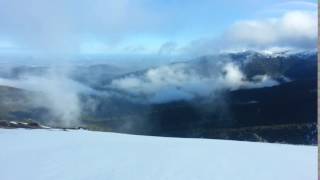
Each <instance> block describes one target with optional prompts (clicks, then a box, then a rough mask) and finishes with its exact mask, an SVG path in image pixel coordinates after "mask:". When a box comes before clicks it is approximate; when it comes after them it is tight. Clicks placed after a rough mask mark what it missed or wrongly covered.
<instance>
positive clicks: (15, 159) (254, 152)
mask: <svg viewBox="0 0 320 180" xmlns="http://www.w3.org/2000/svg"><path fill="white" fill-rule="evenodd" d="M0 135H1V136H0V142H1V153H0V169H1V173H0V179H1V180H22V179H23V180H25V179H32V180H43V179H46V180H57V179H59V180H71V179H76V180H82V179H83V180H88V179H93V180H100V179H101V180H106V179H107V180H164V179H169V180H216V179H217V180H218V179H219V180H220V179H225V180H232V179H237V180H287V179H288V180H304V179H305V180H307V179H308V180H316V179H317V147H315V146H294V145H283V144H268V143H252V142H237V141H225V140H208V139H182V138H164V137H148V136H135V135H123V134H115V133H103V132H90V131H84V130H71V131H62V130H44V129H42V130H25V129H0Z"/></svg>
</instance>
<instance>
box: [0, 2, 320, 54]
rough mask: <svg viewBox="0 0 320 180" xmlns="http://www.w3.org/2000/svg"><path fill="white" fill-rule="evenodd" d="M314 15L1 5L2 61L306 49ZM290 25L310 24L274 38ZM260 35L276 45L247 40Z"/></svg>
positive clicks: (233, 8)
mask: <svg viewBox="0 0 320 180" xmlns="http://www.w3.org/2000/svg"><path fill="white" fill-rule="evenodd" d="M292 12H294V13H292ZM290 13H291V14H290ZM316 13H317V1H315V0H241V1H235V0H224V1H213V0H197V1H195V0H183V1H182V0H152V1H151V0H90V1H89V0H81V1H80V0H69V1H64V0H56V1H50V0H28V1H27V0H1V1H0V26H1V29H0V53H8V52H11V53H29V54H30V53H31V54H32V53H34V54H39V53H40V54H72V55H74V54H76V55H77V54H157V53H159V52H160V51H161V53H167V54H179V53H180V54H181V53H188V52H191V51H197V52H196V53H199V54H201V53H210V52H208V50H203V49H210V50H211V49H215V50H216V49H217V44H219V43H220V44H221V42H223V41H225V39H230V38H229V37H234V39H236V40H237V39H239V41H233V40H232V41H231V40H228V43H226V42H224V43H223V44H224V45H222V46H223V47H219V48H220V49H221V48H225V49H228V48H229V49H232V48H234V47H231V46H230V47H229V45H230V44H236V48H239V47H240V48H241V47H242V46H243V47H244V48H255V47H258V48H272V47H273V46H277V47H281V46H284V47H291V44H292V46H293V47H299V48H301V47H302V46H306V47H307V48H310V47H312V46H313V45H310V44H312V42H313V41H314V34H312V33H314V30H316V27H314V23H315V22H316V18H315V15H316ZM288 18H291V19H289V20H288ZM295 19H297V21H296V22H299V19H300V21H301V22H309V21H310V23H308V24H305V26H304V27H303V28H304V29H301V30H299V29H297V30H295V31H294V32H292V35H291V36H290V37H287V36H284V35H283V34H281V32H282V31H283V28H282V29H281V28H280V29H279V30H277V31H276V32H275V31H273V30H272V29H275V28H277V27H278V26H282V25H283V26H286V25H287V24H293V25H292V26H294V27H298V26H295V24H294V23H295ZM248 21H250V23H247V22H248ZM273 21H276V22H273ZM244 22H245V23H244ZM252 24H254V25H252ZM259 28H261V29H268V28H270V29H271V30H270V31H268V32H267V33H270V34H272V35H274V36H272V37H273V38H275V39H274V40H273V41H270V42H269V41H266V40H263V41H261V35H260V34H257V33H256V37H257V38H256V39H250V38H248V37H247V36H248V35H247V34H246V33H249V35H250V31H251V29H252V30H253V33H254V31H255V30H256V31H259V30H260V29H259ZM286 28H287V29H291V28H290V27H289V28H288V27H286ZM235 29H236V31H235ZM237 29H240V30H241V31H248V32H245V33H243V32H242V33H241V34H240V35H239V32H237ZM304 31H308V32H307V33H309V34H303V33H302V32H304ZM311 31H312V32H311ZM294 33H296V34H297V35H296V34H294ZM299 33H300V34H299ZM298 36H299V37H298ZM246 41H248V42H246ZM239 42H241V43H239ZM242 42H245V43H242ZM260 42H262V44H261V45H260V44H258V43H260ZM282 42H285V43H282ZM225 44H229V45H228V46H227V45H225ZM300 44H301V46H300ZM190 49H191V50H190ZM195 49H201V50H195Z"/></svg>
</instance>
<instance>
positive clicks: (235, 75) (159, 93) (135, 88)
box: [109, 63, 278, 103]
mask: <svg viewBox="0 0 320 180" xmlns="http://www.w3.org/2000/svg"><path fill="white" fill-rule="evenodd" d="M212 71H213V72H214V71H216V72H215V73H212V74H210V75H209V76H207V75H203V74H201V73H200V72H197V71H195V70H193V69H190V68H188V67H187V65H185V64H175V65H171V66H161V67H158V68H153V69H150V70H148V71H146V72H145V73H143V74H142V75H134V74H132V75H129V76H126V77H123V78H120V79H115V80H113V81H112V82H111V84H110V85H109V87H111V88H113V89H116V90H120V91H123V92H125V93H128V94H130V95H133V96H138V97H143V98H147V100H148V101H150V102H153V103H161V102H168V101H174V100H191V99H193V98H196V97H206V96H214V95H215V93H217V92H219V91H221V90H237V89H241V88H258V87H268V86H274V85H278V82H277V81H275V80H273V79H271V78H270V77H269V76H267V75H261V76H256V77H254V78H253V79H254V80H251V81H250V80H248V78H247V77H246V75H245V74H244V73H243V72H242V71H241V70H240V68H239V67H238V66H237V65H236V64H234V63H226V64H223V65H221V67H220V68H216V69H212Z"/></svg>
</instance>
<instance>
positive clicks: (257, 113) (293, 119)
mask: <svg viewBox="0 0 320 180" xmlns="http://www.w3.org/2000/svg"><path fill="white" fill-rule="evenodd" d="M227 63H231V64H234V65H235V67H237V68H239V70H237V69H235V70H237V71H235V72H233V71H232V72H228V71H227V70H225V66H224V65H225V64H227ZM163 67H164V66H160V67H153V68H149V69H145V70H140V71H135V72H129V71H127V70H125V69H121V68H119V67H115V66H111V65H106V64H103V65H100V64H97V65H90V66H74V67H72V70H71V71H69V73H68V78H70V79H71V80H73V81H75V82H78V83H81V84H83V85H85V86H87V87H90V88H91V89H92V90H93V91H92V92H79V93H78V94H77V95H78V96H79V102H80V107H81V114H80V117H79V118H80V119H79V120H78V122H79V124H75V125H74V126H82V127H86V128H89V129H95V130H103V131H113V132H125V133H132V134H145V135H156V136H176V137H204V138H221V139H235V140H251V141H266V142H284V143H294V144H315V143H316V131H317V129H316V122H317V117H316V114H317V52H300V53H290V52H284V53H277V54H265V53H259V52H254V51H247V52H241V53H224V54H218V55H210V56H202V57H199V58H195V59H192V60H190V61H184V62H176V63H172V64H168V65H165V67H166V69H161V68H163ZM50 68H51V67H45V66H38V67H35V66H33V67H30V66H15V67H10V68H7V67H1V68H0V78H3V79H9V80H10V79H11V80H12V79H19V78H22V77H24V76H42V75H43V74H44V73H45V72H47V71H48V69H50ZM238 71H239V72H238ZM240 72H241V73H242V74H243V77H242V74H240V75H241V78H239V79H237V77H235V79H236V80H237V81H240V82H241V83H242V84H241V83H240V85H239V86H237V88H229V87H228V86H226V87H227V88H219V87H218V88H213V90H212V92H209V93H207V94H206V91H205V90H206V89H205V87H210V88H211V87H212V86H225V85H224V84H223V83H222V84H212V85H211V84H210V83H212V82H217V81H220V80H221V78H226V76H228V75H226V74H228V73H231V74H230V77H233V74H232V73H235V74H236V75H237V76H239V73H240ZM152 73H159V74H161V76H160V77H158V76H156V78H157V79H155V80H154V79H151V80H150V76H151V75H150V74H152ZM166 73H167V74H166ZM170 73H171V75H172V76H173V78H168V76H169V75H170ZM152 75H154V74H152ZM156 75H158V74H156ZM180 75H181V77H179V76H180ZM260 76H265V77H268V78H269V80H270V82H271V80H272V82H276V84H271V85H270V84H269V85H266V86H262V85H261V86H249V85H250V84H249V83H251V84H254V83H256V82H257V81H260V80H257V77H260ZM194 77H197V78H194ZM213 77H214V78H213ZM126 78H129V79H126ZM152 78H153V77H152ZM166 78H167V79H166ZM123 80H128V81H125V82H126V83H132V84H133V85H132V86H128V87H127V85H128V84H125V85H126V86H125V87H124V86H119V84H120V83H119V82H121V83H123ZM232 80H233V79H232ZM191 81H192V83H190V82H191ZM193 81H194V82H193ZM115 82H117V83H118V84H116V83H115ZM155 82H157V83H158V84H155ZM181 82H183V83H181ZM196 82H199V84H197V83H196ZM138 83H140V84H142V85H143V87H142V88H144V89H147V90H148V91H147V90H143V92H142V91H139V90H135V89H134V88H136V86H138V85H139V84H138ZM164 83H169V85H168V84H164ZM174 83H176V84H174ZM137 84H138V85H137ZM159 84H160V85H159ZM115 85H118V86H115ZM121 85H122V84H121ZM135 85H136V86H135ZM191 85H192V86H191ZM153 86H156V87H153ZM202 86H203V87H204V88H203V89H204V90H203V89H201V88H199V87H202ZM120 87H121V88H120ZM151 87H152V88H151ZM126 88H127V89H126ZM148 88H149V89H148ZM195 88H198V89H196V90H194V89H195ZM163 89H165V90H163ZM167 89H170V91H168V90H167ZM172 89H174V91H172ZM184 89H186V90H184ZM158 91H161V93H162V94H161V93H160V95H159V92H158ZM163 92H165V93H163ZM176 92H178V93H179V94H169V95H171V96H173V97H175V96H177V95H180V94H181V93H185V92H187V93H189V94H187V95H190V94H192V96H187V95H185V96H181V98H180V99H179V98H173V99H172V100H170V98H167V99H166V100H165V101H153V100H154V99H155V98H159V97H160V96H161V95H162V96H161V97H162V98H163V94H165V95H167V96H169V95H168V93H176ZM199 94H200V95H199ZM183 95H184V94H183ZM39 96H40V97H41V96H44V94H42V93H41V92H34V91H29V90H25V89H21V88H15V87H9V86H8V85H4V84H3V85H2V86H0V119H1V120H15V121H34V122H38V123H41V124H44V125H50V126H60V127H61V124H59V123H55V119H56V118H59V117H56V116H54V115H53V114H52V113H51V112H50V111H51V110H50V108H48V106H41V102H40V103H39V102H37V103H34V100H35V99H37V98H39ZM150 99H151V100H150Z"/></svg>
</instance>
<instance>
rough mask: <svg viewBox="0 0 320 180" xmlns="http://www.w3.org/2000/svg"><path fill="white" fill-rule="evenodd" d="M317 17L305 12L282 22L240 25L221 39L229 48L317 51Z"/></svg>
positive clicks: (255, 22) (289, 16) (288, 13)
mask: <svg viewBox="0 0 320 180" xmlns="http://www.w3.org/2000/svg"><path fill="white" fill-rule="evenodd" d="M317 31H318V26H317V16H316V14H313V13H310V12H303V11H291V12H287V13H285V14H284V15H283V16H282V17H280V18H270V19H264V20H252V21H241V22H237V23H236V24H234V25H233V26H232V28H230V29H229V30H228V31H227V32H226V33H225V35H224V36H223V37H222V39H225V40H226V41H225V43H224V44H223V45H224V46H226V47H229V48H232V47H235V48H256V49H259V48H261V49H264V48H271V47H289V48H290V47H291V48H302V49H309V48H316V45H317Z"/></svg>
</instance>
